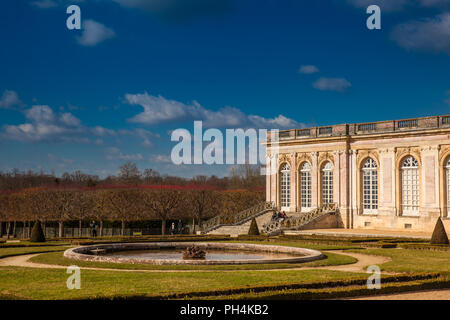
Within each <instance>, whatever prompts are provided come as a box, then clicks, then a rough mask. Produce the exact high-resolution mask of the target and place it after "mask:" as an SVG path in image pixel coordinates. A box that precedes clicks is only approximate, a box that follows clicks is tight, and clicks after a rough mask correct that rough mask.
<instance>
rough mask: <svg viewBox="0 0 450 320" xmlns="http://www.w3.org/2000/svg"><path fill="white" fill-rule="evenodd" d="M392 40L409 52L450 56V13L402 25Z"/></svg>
mask: <svg viewBox="0 0 450 320" xmlns="http://www.w3.org/2000/svg"><path fill="white" fill-rule="evenodd" d="M391 38H392V39H393V40H394V41H395V42H396V43H397V44H398V45H399V46H401V47H403V48H405V49H408V50H421V51H430V52H434V53H441V52H444V53H447V54H450V13H444V14H440V15H437V16H436V17H434V18H428V19H423V20H418V21H411V22H408V23H403V24H400V25H398V26H396V27H395V28H394V30H393V31H392V34H391Z"/></svg>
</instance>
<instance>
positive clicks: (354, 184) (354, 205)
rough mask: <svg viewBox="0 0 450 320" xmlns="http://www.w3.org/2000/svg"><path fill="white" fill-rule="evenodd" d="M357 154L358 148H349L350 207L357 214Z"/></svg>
mask: <svg viewBox="0 0 450 320" xmlns="http://www.w3.org/2000/svg"><path fill="white" fill-rule="evenodd" d="M357 156H358V150H351V169H350V171H351V172H350V174H351V181H352V183H351V196H350V198H351V207H352V211H353V214H354V215H357V214H358V208H359V204H358V200H357V199H358V195H357V192H358V183H357V181H356V180H357V170H358V169H357V165H356V158H357Z"/></svg>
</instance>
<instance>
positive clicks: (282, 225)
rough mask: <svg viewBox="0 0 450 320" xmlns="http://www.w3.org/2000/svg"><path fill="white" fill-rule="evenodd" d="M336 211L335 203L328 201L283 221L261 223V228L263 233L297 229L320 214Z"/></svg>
mask: <svg viewBox="0 0 450 320" xmlns="http://www.w3.org/2000/svg"><path fill="white" fill-rule="evenodd" d="M336 211H337V205H336V204H335V203H329V204H326V205H323V206H321V207H319V208H316V209H313V210H311V211H309V212H305V213H301V214H300V216H297V217H288V218H287V219H284V220H283V221H271V222H270V223H268V224H265V225H263V227H262V230H263V232H264V233H265V234H267V235H271V234H275V233H279V232H281V230H283V229H298V228H300V227H302V226H304V225H305V224H307V223H310V222H311V221H313V220H314V219H317V218H319V217H321V216H324V215H327V214H335V213H336Z"/></svg>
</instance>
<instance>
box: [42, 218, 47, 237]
mask: <svg viewBox="0 0 450 320" xmlns="http://www.w3.org/2000/svg"><path fill="white" fill-rule="evenodd" d="M42 231H43V232H44V237H47V233H46V231H47V227H46V226H45V221H42Z"/></svg>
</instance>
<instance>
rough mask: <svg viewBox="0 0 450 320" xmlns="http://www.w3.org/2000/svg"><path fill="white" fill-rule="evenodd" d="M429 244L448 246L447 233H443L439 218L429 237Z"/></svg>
mask: <svg viewBox="0 0 450 320" xmlns="http://www.w3.org/2000/svg"><path fill="white" fill-rule="evenodd" d="M430 243H431V244H449V243H448V237H447V233H446V232H445V228H444V224H443V223H442V219H441V217H439V218H438V219H437V221H436V226H435V227H434V231H433V235H432V236H431V242H430Z"/></svg>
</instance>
